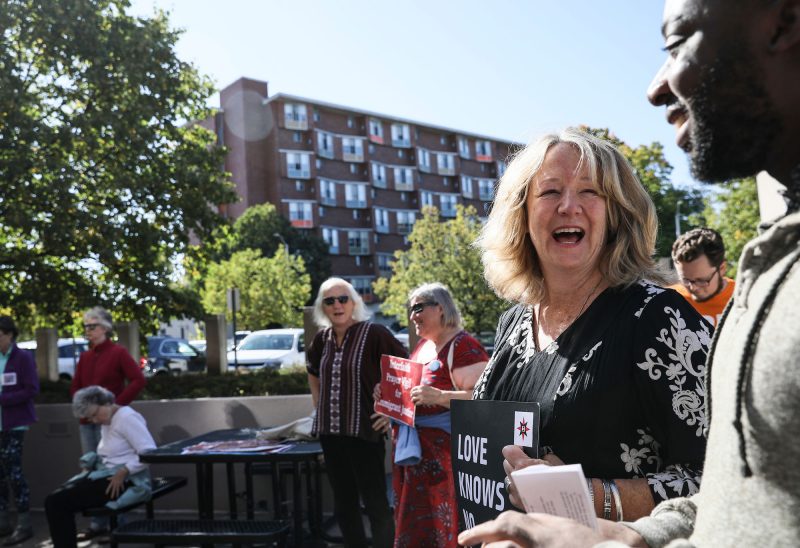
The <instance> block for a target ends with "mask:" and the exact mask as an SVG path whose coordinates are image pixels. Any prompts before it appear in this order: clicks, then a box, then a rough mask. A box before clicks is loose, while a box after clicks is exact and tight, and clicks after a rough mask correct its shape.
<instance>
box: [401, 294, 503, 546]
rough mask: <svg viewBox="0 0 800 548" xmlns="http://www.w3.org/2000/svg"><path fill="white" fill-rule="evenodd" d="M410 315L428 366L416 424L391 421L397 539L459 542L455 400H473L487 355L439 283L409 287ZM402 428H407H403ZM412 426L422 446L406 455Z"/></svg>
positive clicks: (417, 352)
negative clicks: (452, 409)
mask: <svg viewBox="0 0 800 548" xmlns="http://www.w3.org/2000/svg"><path fill="white" fill-rule="evenodd" d="M409 314H410V319H411V321H412V322H413V323H414V326H415V328H416V332H417V335H419V336H420V338H421V340H420V342H419V344H417V346H416V348H415V349H414V352H413V353H412V354H411V359H412V360H414V361H418V362H422V363H424V364H425V367H424V369H423V372H422V382H421V383H420V385H419V386H416V387H414V388H412V390H411V397H412V400H413V401H414V403H415V404H416V405H417V411H416V428H409V427H406V426H402V427H400V426H397V425H395V426H394V427H393V445H394V450H395V455H394V456H395V464H394V470H393V474H392V477H393V486H394V495H395V500H394V517H395V539H394V545H395V547H403V548H404V547H415V548H416V547H424V546H431V547H442V546H456V545H457V536H458V514H457V512H458V508H457V506H456V494H455V485H454V483H453V471H452V466H451V460H450V411H449V408H450V400H452V399H464V400H468V399H471V397H472V388H473V386H474V385H475V383H476V382H477V380H478V378H479V377H480V375H481V373H482V372H483V369H484V367H485V366H486V363H487V361H488V360H489V356H488V355H487V354H486V351H485V350H484V349H483V347H482V346H481V344H480V343H479V342H478V341H477V340H475V339H474V338H473V337H472V336H471V335H469V334H468V333H467V332H466V331H464V330H463V329H462V327H461V314H460V313H459V311H458V307H457V306H456V304H455V302H453V298H452V296H451V295H450V292H449V291H448V290H447V288H446V287H445V286H443V285H442V284H439V283H434V284H425V285H423V286H420V287H418V288H417V289H415V290H414V291H412V292H411V296H410V298H409ZM403 428H407V429H408V430H406V431H405V432H403V431H402V429H403ZM414 431H416V434H417V436H418V438H419V447H420V449H421V451H420V452H419V454H418V456H416V457H414V456H412V457H410V458H409V457H408V452H407V449H408V444H407V443H406V440H407V439H408V437H409V435H410V436H411V437H412V438H413V437H415V436H414V435H413V434H414ZM412 445H413V442H412ZM398 460H401V461H403V463H402V464H400V463H398Z"/></svg>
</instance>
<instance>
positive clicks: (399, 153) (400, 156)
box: [397, 150, 405, 158]
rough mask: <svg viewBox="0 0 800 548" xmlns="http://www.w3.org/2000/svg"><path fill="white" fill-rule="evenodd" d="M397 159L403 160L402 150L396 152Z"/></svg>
mask: <svg viewBox="0 0 800 548" xmlns="http://www.w3.org/2000/svg"><path fill="white" fill-rule="evenodd" d="M397 157H398V158H403V157H405V153H404V152H403V151H402V150H398V151H397Z"/></svg>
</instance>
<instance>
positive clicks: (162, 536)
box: [111, 519, 290, 546]
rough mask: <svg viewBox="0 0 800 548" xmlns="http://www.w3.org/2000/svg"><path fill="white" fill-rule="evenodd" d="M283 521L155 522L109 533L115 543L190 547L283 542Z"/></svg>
mask: <svg viewBox="0 0 800 548" xmlns="http://www.w3.org/2000/svg"><path fill="white" fill-rule="evenodd" d="M289 530H290V529H289V523H288V522H285V521H278V520H275V521H256V520H199V519H188V520H187V519H154V520H139V521H132V522H130V523H126V524H124V525H120V526H119V527H117V529H116V530H114V531H113V532H112V533H111V539H112V541H113V542H117V543H151V544H175V545H184V546H185V545H193V544H202V543H213V544H217V543H225V544H235V543H244V542H267V541H282V540H285V539H286V538H287V536H288V535H289Z"/></svg>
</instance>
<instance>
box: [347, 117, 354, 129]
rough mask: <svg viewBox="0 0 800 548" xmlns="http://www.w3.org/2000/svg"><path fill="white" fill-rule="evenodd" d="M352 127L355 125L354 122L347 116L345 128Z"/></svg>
mask: <svg viewBox="0 0 800 548" xmlns="http://www.w3.org/2000/svg"><path fill="white" fill-rule="evenodd" d="M354 125H355V122H354V121H353V117H352V116H348V117H347V127H349V128H350V129H352V128H353V126H354Z"/></svg>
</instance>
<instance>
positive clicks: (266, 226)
mask: <svg viewBox="0 0 800 548" xmlns="http://www.w3.org/2000/svg"><path fill="white" fill-rule="evenodd" d="M276 234H278V235H279V236H280V237H281V238H283V241H281V239H280V238H278V237H277V236H276ZM232 236H233V238H232V240H233V241H232V244H233V245H232V251H239V250H242V249H260V250H261V253H262V254H263V255H264V256H265V257H270V256H272V255H273V254H274V253H275V251H276V250H277V249H278V248H279V247H281V246H283V242H284V241H285V242H286V245H288V246H289V252H290V253H292V254H297V255H299V256H300V257H302V258H303V261H304V263H305V265H306V269H307V270H308V274H309V275H310V276H311V294H312V295H314V293H315V292H316V290H317V289H318V288H319V286H320V284H322V282H324V281H325V280H326V279H327V278H329V277H330V275H331V259H330V256H329V255H328V246H327V244H326V243H325V241H324V240H323V239H322V238H320V237H319V236H317V235H316V234H314V233H313V232H311V231H310V230H300V229H297V228H294V227H293V226H292V225H291V224H290V223H289V221H287V220H286V218H285V217H283V216H282V215H281V214H280V213H279V212H278V210H277V209H276V208H275V206H274V205H272V204H270V203H265V204H260V205H255V206H252V207H249V208H247V210H246V211H245V212H244V214H242V216H241V217H239V218H238V219H236V222H234V224H233V231H232Z"/></svg>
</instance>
